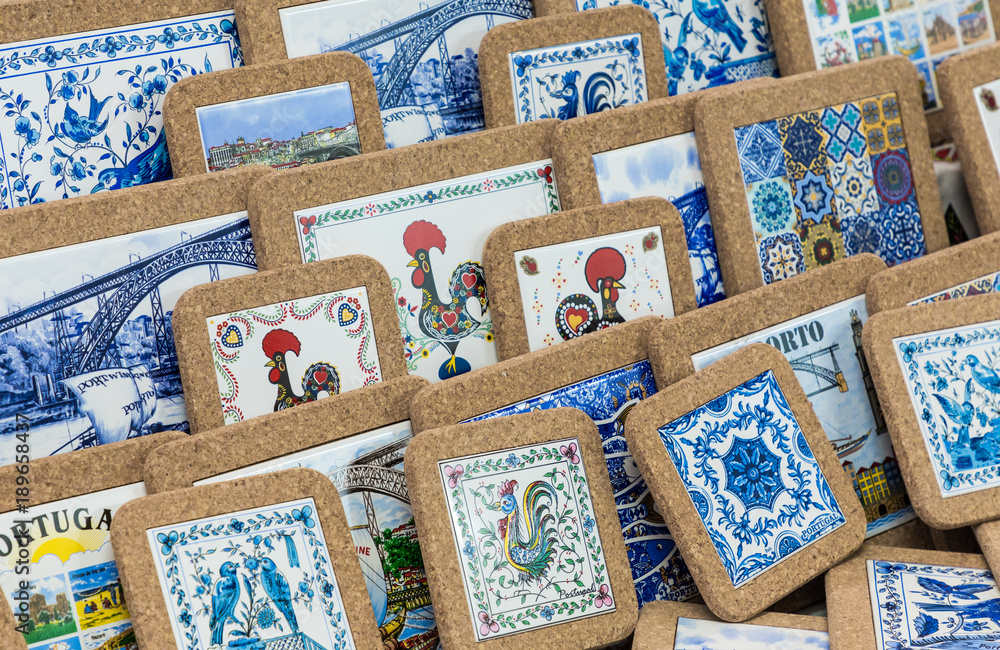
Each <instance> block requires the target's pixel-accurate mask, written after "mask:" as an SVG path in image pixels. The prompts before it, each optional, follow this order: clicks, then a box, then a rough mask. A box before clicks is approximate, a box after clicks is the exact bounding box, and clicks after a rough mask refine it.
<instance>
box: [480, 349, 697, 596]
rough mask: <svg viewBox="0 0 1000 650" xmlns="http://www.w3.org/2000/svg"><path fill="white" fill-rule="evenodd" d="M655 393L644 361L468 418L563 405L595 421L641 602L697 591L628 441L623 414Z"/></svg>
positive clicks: (648, 368)
mask: <svg viewBox="0 0 1000 650" xmlns="http://www.w3.org/2000/svg"><path fill="white" fill-rule="evenodd" d="M654 393H656V383H655V382H654V381H653V370H652V368H651V367H650V365H649V362H648V361H640V362H639V363H634V364H632V365H630V366H625V367H624V368H618V369H616V370H612V371H610V372H606V373H604V374H601V375H597V376H596V377H591V378H589V379H585V380H583V381H580V382H577V383H574V384H570V385H568V386H565V387H563V388H558V389H556V390H553V391H550V392H548V393H543V394H541V395H538V396H536V397H532V398H531V399H527V400H524V401H523V402H518V403H516V404H511V405H509V406H505V407H503V408H500V409H497V410H495V411H492V412H490V413H486V414H484V415H480V416H477V417H475V418H472V419H471V420H467V421H468V422H475V421H478V420H485V419H488V418H494V417H501V416H505V415H515V414H518V413H528V412H530V411H536V410H540V409H553V408H560V407H572V408H576V409H579V410H581V411H583V412H584V413H586V414H587V416H588V417H590V418H591V419H592V420H594V424H595V425H597V431H598V433H600V435H601V441H602V445H603V448H604V460H605V462H606V463H607V466H608V474H609V475H610V476H611V487H612V489H613V490H614V496H615V504H616V505H617V506H618V520H619V521H620V522H621V527H622V536H623V537H624V538H625V547H626V548H627V549H628V559H629V565H630V566H631V568H632V581H633V582H634V583H635V591H636V595H637V596H638V599H639V606H640V607H642V605H644V604H645V603H648V602H651V601H654V600H688V599H690V598H693V597H694V596H696V595H697V594H698V589H697V587H695V584H694V579H693V578H691V574H690V573H689V572H688V569H687V565H685V564H684V560H683V559H682V558H681V556H680V555H679V554H678V553H677V545H676V544H675V543H674V538H673V536H672V535H671V534H670V531H669V530H668V529H667V526H666V524H665V523H664V522H663V515H661V514H660V512H659V510H658V509H657V507H656V504H655V503H654V502H653V495H652V493H650V491H649V487H648V486H647V485H646V481H645V479H643V478H642V475H641V474H640V473H639V468H638V467H636V464H635V460H634V459H633V458H632V452H630V451H629V448H628V445H627V444H626V442H625V435H624V427H625V418H626V417H627V416H628V414H629V412H630V411H631V410H632V407H634V406H635V405H636V404H638V403H639V401H640V400H643V399H645V398H647V397H650V396H651V395H653V394H654Z"/></svg>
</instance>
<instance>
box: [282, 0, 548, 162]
mask: <svg viewBox="0 0 1000 650" xmlns="http://www.w3.org/2000/svg"><path fill="white" fill-rule="evenodd" d="M278 15H279V16H280V19H281V30H282V34H283V38H284V42H285V48H286V50H287V52H288V56H289V58H296V57H300V56H309V55H310V54H319V53H320V52H330V51H333V50H343V51H346V52H353V53H354V54H357V55H358V56H360V57H361V58H362V59H364V60H365V63H367V64H368V68H369V69H370V70H371V71H372V74H373V75H374V76H375V87H376V90H377V91H378V99H379V107H380V108H381V109H382V125H383V127H384V128H385V140H386V145H388V146H389V147H390V148H391V147H401V146H404V145H408V144H415V143H417V142H425V141H427V140H436V139H438V138H443V137H446V136H449V135H458V134H461V133H468V132H470V131H478V130H480V129H482V128H483V127H484V126H485V125H486V121H485V118H484V117H483V100H482V95H481V92H480V88H479V43H480V42H481V41H482V40H483V36H485V35H486V32H487V31H489V30H490V29H492V28H493V27H494V26H495V25H501V24H504V23H509V22H513V21H515V20H524V19H527V18H534V16H535V14H534V10H533V8H532V4H531V1H530V0H511V2H509V3H507V4H505V5H504V6H503V7H502V8H499V9H498V8H497V7H492V6H490V5H484V4H481V3H474V2H459V1H457V0H450V1H448V2H439V3H433V2H432V3H426V2H421V1H419V0H360V1H358V2H342V1H341V0H331V1H328V2H313V3H310V4H304V5H299V6H296V7H286V8H283V9H279V10H278ZM442 62H443V63H442Z"/></svg>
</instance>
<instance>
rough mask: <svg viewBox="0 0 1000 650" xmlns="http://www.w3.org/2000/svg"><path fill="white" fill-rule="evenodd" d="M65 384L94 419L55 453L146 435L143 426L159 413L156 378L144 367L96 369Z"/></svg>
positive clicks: (88, 415) (85, 411)
mask: <svg viewBox="0 0 1000 650" xmlns="http://www.w3.org/2000/svg"><path fill="white" fill-rule="evenodd" d="M62 383H63V385H65V386H66V388H67V389H68V390H69V391H70V393H71V394H72V395H73V397H74V398H76V404H77V408H78V409H79V411H80V412H81V413H83V414H84V415H86V416H87V418H88V419H89V420H90V426H89V427H88V428H87V429H86V430H84V431H83V433H80V434H79V435H77V436H75V437H74V438H72V439H70V441H69V442H67V443H66V444H64V445H63V446H62V447H60V448H59V449H57V450H56V451H55V452H53V454H56V453H59V452H60V451H62V450H63V448H65V447H66V446H67V445H74V447H73V449H82V448H85V447H92V446H94V445H105V444H108V443H110V442H120V441H122V440H125V439H127V438H130V437H135V436H139V435H142V430H143V427H144V426H145V425H146V423H147V422H149V420H150V418H152V417H153V414H154V413H156V388H155V387H154V385H153V378H152V377H151V376H150V374H149V369H148V368H146V366H144V365H141V364H140V365H135V366H130V367H128V368H106V369H104V370H95V371H93V372H87V373H83V374H82V375H76V376H74V377H69V378H68V379H64V380H63V381H62Z"/></svg>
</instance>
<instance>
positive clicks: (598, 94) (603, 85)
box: [583, 72, 615, 115]
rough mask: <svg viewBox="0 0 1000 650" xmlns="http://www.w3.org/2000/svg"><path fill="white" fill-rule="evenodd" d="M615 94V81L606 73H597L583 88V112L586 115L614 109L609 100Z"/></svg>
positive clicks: (591, 76)
mask: <svg viewBox="0 0 1000 650" xmlns="http://www.w3.org/2000/svg"><path fill="white" fill-rule="evenodd" d="M614 93H615V80H614V79H612V78H611V75H609V74H608V73H606V72H595V73H594V74H592V75H590V77H589V78H588V79H587V84H586V85H585V86H584V87H583V109H584V110H583V112H584V114H585V115H590V114H592V113H600V112H601V111H608V110H611V109H612V108H614V106H612V105H611V102H610V101H608V98H609V97H611V96H613V95H614Z"/></svg>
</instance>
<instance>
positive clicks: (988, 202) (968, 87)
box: [938, 5, 1000, 233]
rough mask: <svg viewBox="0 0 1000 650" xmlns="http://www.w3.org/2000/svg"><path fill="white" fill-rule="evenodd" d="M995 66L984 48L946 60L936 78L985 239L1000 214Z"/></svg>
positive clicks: (998, 224) (999, 90) (993, 52)
mask: <svg viewBox="0 0 1000 650" xmlns="http://www.w3.org/2000/svg"><path fill="white" fill-rule="evenodd" d="M987 6H989V5H987ZM998 62H1000V53H998V50H997V48H996V47H988V48H984V49H981V50H978V51H976V52H970V53H968V54H963V55H961V56H957V57H954V59H949V60H948V61H947V65H944V64H942V66H941V70H940V72H939V74H938V82H939V83H940V86H941V96H942V98H943V99H944V101H945V102H947V104H948V111H947V116H948V128H949V132H950V134H951V137H952V138H953V139H954V141H955V144H956V146H957V148H958V150H959V152H960V154H961V157H962V171H963V173H964V175H965V181H966V186H967V187H968V190H969V197H970V198H971V200H972V207H973V209H974V210H975V214H976V221H977V222H978V224H979V228H980V230H981V231H982V232H984V233H986V232H993V231H995V230H998V229H1000V211H998V210H997V208H996V207H995V204H994V201H996V200H998V199H1000V194H998V193H997V190H996V189H995V187H996V184H997V178H998V176H1000V163H998V162H997V161H998V155H1000V119H998V117H997V116H998V113H997V109H998V108H1000V104H998V103H997V97H998V96H1000V83H998V77H1000V75H998V74H997V72H996V66H997V63H998Z"/></svg>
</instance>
